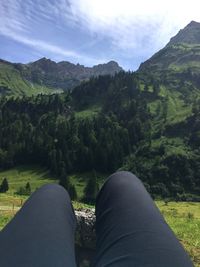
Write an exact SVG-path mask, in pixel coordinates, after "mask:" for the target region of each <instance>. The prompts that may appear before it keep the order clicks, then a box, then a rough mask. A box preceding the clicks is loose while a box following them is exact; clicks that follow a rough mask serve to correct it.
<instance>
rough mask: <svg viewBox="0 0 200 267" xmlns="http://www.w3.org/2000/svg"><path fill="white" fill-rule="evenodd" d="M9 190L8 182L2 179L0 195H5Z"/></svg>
mask: <svg viewBox="0 0 200 267" xmlns="http://www.w3.org/2000/svg"><path fill="white" fill-rule="evenodd" d="M8 189H9V186H8V181H7V179H6V178H4V179H3V181H2V183H1V185H0V193H5V192H7V191H8Z"/></svg>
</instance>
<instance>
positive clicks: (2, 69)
mask: <svg viewBox="0 0 200 267" xmlns="http://www.w3.org/2000/svg"><path fill="white" fill-rule="evenodd" d="M119 71H122V68H121V67H120V66H119V65H118V64H117V63H116V62H114V61H110V62H108V63H106V64H99V65H97V66H94V67H92V68H89V67H84V66H83V65H80V64H77V65H74V64H72V63H70V62H67V61H62V62H59V63H56V62H54V61H51V60H50V59H46V58H41V59H39V60H37V61H35V62H31V63H28V64H20V63H10V62H7V61H5V60H1V59H0V96H1V95H6V96H7V95H8V96H23V95H25V96H31V95H37V94H52V93H61V92H63V91H67V90H69V89H72V88H74V87H75V86H77V85H79V84H80V83H81V82H83V81H85V80H88V79H89V78H90V77H93V76H99V75H106V74H110V75H114V74H115V73H117V72H119Z"/></svg>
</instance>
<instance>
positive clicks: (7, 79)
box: [0, 61, 56, 96]
mask: <svg viewBox="0 0 200 267" xmlns="http://www.w3.org/2000/svg"><path fill="white" fill-rule="evenodd" d="M53 92H56V90H55V89H53V88H48V87H46V86H41V85H38V84H34V83H31V82H29V81H27V80H25V79H23V78H22V76H21V74H20V72H19V71H18V70H17V69H16V68H15V67H14V66H13V65H11V64H7V63H5V62H2V61H0V94H1V95H8V96H9V95H12V96H23V95H27V96H31V95H37V94H52V93H53Z"/></svg>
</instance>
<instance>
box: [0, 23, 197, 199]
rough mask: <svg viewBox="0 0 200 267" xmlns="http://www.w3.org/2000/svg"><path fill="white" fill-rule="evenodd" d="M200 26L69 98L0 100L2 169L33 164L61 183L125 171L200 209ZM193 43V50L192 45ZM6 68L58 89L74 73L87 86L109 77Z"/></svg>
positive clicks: (56, 66) (64, 67)
mask: <svg viewBox="0 0 200 267" xmlns="http://www.w3.org/2000/svg"><path fill="white" fill-rule="evenodd" d="M199 26H200V25H199V24H198V23H195V22H192V23H190V24H189V25H188V26H186V28H185V29H183V30H182V31H181V34H180V32H179V33H178V34H177V36H175V37H173V38H172V39H171V41H170V42H169V43H168V44H167V45H166V46H165V47H164V48H163V49H162V50H161V51H159V52H158V53H156V54H155V55H154V56H153V57H152V58H150V59H149V60H147V61H146V62H144V63H143V64H141V66H140V68H139V70H138V71H137V72H134V73H131V72H119V73H117V74H115V75H105V76H98V77H93V78H92V79H90V80H88V81H86V82H83V83H80V84H79V85H78V86H76V87H75V88H74V89H73V90H68V91H66V92H64V93H63V94H53V95H39V96H31V97H22V98H16V99H15V98H0V168H9V167H11V166H13V165H17V164H22V163H26V164H27V163H29V164H30V163H33V162H34V163H39V164H42V165H44V166H46V167H48V168H49V169H51V171H52V173H54V174H55V175H56V176H57V177H60V179H61V177H66V173H67V174H68V173H77V172H88V171H97V172H101V173H106V174H108V173H111V172H114V171H116V170H118V169H123V170H129V171H132V172H133V173H135V174H136V175H137V176H139V177H140V178H141V179H142V180H143V182H144V184H145V186H146V187H147V189H148V190H149V192H150V193H151V194H152V195H153V196H161V197H164V198H169V197H170V198H173V199H176V200H198V201H199V200H200V199H199V195H200V149H199V146H200V72H199V62H200V61H199V59H198V51H197V50H198V46H199V45H200V43H196V42H197V41H198V40H197V38H196V37H195V36H196V31H197V28H198V29H199ZM183 33H185V34H183ZM187 36H192V37H191V38H192V40H194V41H193V42H194V43H186V41H187V40H190V37H187ZM188 42H189V41H188ZM2 64H5V65H6V66H7V68H8V73H11V70H12V75H11V76H12V77H16V78H15V79H16V80H17V77H19V75H20V77H23V79H24V81H30V80H31V81H32V82H33V81H34V84H36V81H37V84H39V85H40V86H43V85H44V84H45V86H50V85H51V86H53V88H55V86H56V85H58V84H59V86H58V88H60V87H61V85H62V82H63V80H61V77H63V79H66V77H67V74H68V73H69V69H70V75H71V77H72V76H73V75H75V74H72V73H76V77H77V72H78V75H79V79H83V80H85V79H86V76H84V75H86V74H85V73H88V72H90V73H91V72H92V71H93V73H94V72H95V71H102V68H103V70H105V65H100V66H96V67H93V68H84V67H83V66H80V65H78V66H77V65H73V64H72V65H71V63H68V62H60V63H55V62H52V61H50V60H47V59H41V60H39V61H36V62H33V63H29V64H27V65H22V64H15V65H14V66H13V64H9V63H2ZM107 67H108V68H109V70H110V69H112V68H113V67H114V68H115V67H116V64H115V63H114V62H111V63H109V64H107ZM72 70H73V71H72ZM83 70H84V71H85V72H84V73H83ZM50 74H51V75H52V77H50V76H48V75H50ZM17 75H18V76H17ZM81 75H82V76H81ZM7 77H8V76H7ZM73 77H75V76H73ZM6 82H10V81H9V79H7V80H6ZM63 84H64V82H63ZM48 88H49V87H48Z"/></svg>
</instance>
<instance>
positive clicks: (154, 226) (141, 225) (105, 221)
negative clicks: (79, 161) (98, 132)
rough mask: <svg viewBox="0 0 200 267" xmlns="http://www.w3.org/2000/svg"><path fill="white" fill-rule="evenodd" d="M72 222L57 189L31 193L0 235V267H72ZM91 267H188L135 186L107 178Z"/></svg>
mask: <svg viewBox="0 0 200 267" xmlns="http://www.w3.org/2000/svg"><path fill="white" fill-rule="evenodd" d="M75 228H76V219H75V215H74V211H73V208H72V205H71V201H70V198H69V195H68V193H67V192H66V191H65V189H63V188H62V187H61V186H59V185H46V186H43V187H42V188H40V189H39V190H37V191H36V192H35V193H34V194H33V195H32V196H31V197H30V198H29V200H28V201H27V202H26V203H25V205H24V206H23V208H22V209H21V210H20V211H19V212H18V213H17V215H16V216H15V217H14V219H13V220H12V221H11V222H10V223H9V224H8V225H7V226H6V227H5V228H4V229H3V230H2V232H0V266H1V267H75V266H76V262H75V252H74V232H75ZM96 235H97V246H96V256H95V260H94V263H93V266H95V267H108V266H109V267H189V266H193V264H192V262H191V261H190V259H189V257H188V255H187V254H186V252H185V251H184V249H183V248H182V246H181V245H180V243H179V241H178V240H177V239H176V237H175V236H174V234H173V232H172V231H171V230H170V228H169V227H168V225H167V224H166V223H165V221H164V219H163V217H162V215H161V214H160V212H159V210H158V209H157V208H156V206H155V205H154V203H153V201H152V199H151V198H150V196H149V194H148V193H147V192H146V190H145V188H144V186H143V185H142V183H141V182H140V180H139V179H138V178H137V177H135V176H134V175H133V174H131V173H129V172H117V173H115V174H113V175H111V176H110V177H109V178H108V179H107V181H106V182H105V184H104V185H103V187H102V189H101V191H100V192H99V194H98V197H97V200H96Z"/></svg>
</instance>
